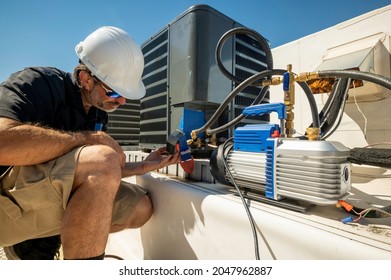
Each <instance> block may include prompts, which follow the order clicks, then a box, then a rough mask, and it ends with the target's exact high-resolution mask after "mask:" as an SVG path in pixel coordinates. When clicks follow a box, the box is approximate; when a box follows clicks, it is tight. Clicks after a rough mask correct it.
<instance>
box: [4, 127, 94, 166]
mask: <svg viewBox="0 0 391 280" xmlns="http://www.w3.org/2000/svg"><path fill="white" fill-rule="evenodd" d="M87 138H88V134H86V133H74V132H64V131H58V130H54V129H50V128H45V127H41V126H37V125H31V124H20V125H16V126H13V127H9V128H7V129H3V130H2V131H1V132H0V165H32V164H38V163H42V162H46V161H48V160H51V159H54V158H56V157H59V156H61V155H63V154H65V153H67V152H69V151H71V150H72V149H74V148H76V147H78V146H82V145H84V144H86V143H87V142H88V139H87Z"/></svg>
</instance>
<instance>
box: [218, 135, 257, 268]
mask: <svg viewBox="0 0 391 280" xmlns="http://www.w3.org/2000/svg"><path fill="white" fill-rule="evenodd" d="M228 142H229V141H226V142H225V143H224V150H223V162H224V167H225V168H226V170H227V171H228V175H229V176H230V178H231V180H232V181H231V182H232V184H233V185H234V187H235V189H236V191H237V192H238V194H239V196H240V199H241V200H242V204H243V206H244V209H245V210H246V213H247V217H248V219H249V221H250V226H251V230H252V233H253V239H254V250H255V258H256V259H257V260H260V254H259V245H258V235H257V231H256V229H255V221H254V217H253V216H252V214H251V211H250V208H249V207H248V205H247V203H246V200H245V199H244V197H243V194H242V192H241V191H240V189H239V187H238V185H237V184H236V182H235V179H234V177H233V176H232V173H231V171H230V170H229V168H228V165H227V158H226V157H225V148H226V146H227V143H228ZM229 149H232V146H231V147H230V148H229Z"/></svg>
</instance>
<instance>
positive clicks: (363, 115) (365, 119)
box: [353, 83, 368, 139]
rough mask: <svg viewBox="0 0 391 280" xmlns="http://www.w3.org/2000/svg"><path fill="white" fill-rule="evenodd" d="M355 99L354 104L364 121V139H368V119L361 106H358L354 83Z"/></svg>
mask: <svg viewBox="0 0 391 280" xmlns="http://www.w3.org/2000/svg"><path fill="white" fill-rule="evenodd" d="M353 97H354V103H355V104H356V107H357V110H358V111H359V112H360V114H361V116H362V117H363V119H364V129H363V130H364V131H363V133H364V138H365V139H367V125H368V119H367V117H366V116H365V114H364V112H363V111H362V110H361V108H360V106H358V103H357V99H356V87H355V86H354V83H353Z"/></svg>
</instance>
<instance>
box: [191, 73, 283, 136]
mask: <svg viewBox="0 0 391 280" xmlns="http://www.w3.org/2000/svg"><path fill="white" fill-rule="evenodd" d="M275 71H284V72H285V70H264V71H262V72H259V73H257V74H254V75H252V76H251V77H249V78H247V79H246V80H244V81H243V82H242V83H240V84H239V85H238V86H237V87H236V88H235V89H234V90H233V91H231V93H230V94H228V96H227V97H226V98H225V100H224V101H223V102H222V103H221V104H220V106H219V107H218V108H217V110H216V112H215V113H214V114H213V115H212V117H211V118H210V119H209V120H208V121H207V122H206V123H205V124H204V125H203V126H202V127H201V128H198V129H195V130H194V132H195V133H196V134H199V133H202V132H205V131H207V129H208V128H210V127H211V126H212V124H214V123H215V122H216V121H217V119H218V117H220V115H221V114H222V113H223V112H224V110H225V108H226V107H227V106H228V104H229V103H230V102H231V101H232V99H233V98H235V96H236V95H238V94H239V93H240V92H241V91H242V90H243V89H245V88H246V87H247V86H249V85H251V84H252V83H253V82H254V81H257V80H259V79H262V78H264V77H267V76H271V75H273V73H274V72H275Z"/></svg>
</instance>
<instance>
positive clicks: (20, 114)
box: [0, 68, 58, 124]
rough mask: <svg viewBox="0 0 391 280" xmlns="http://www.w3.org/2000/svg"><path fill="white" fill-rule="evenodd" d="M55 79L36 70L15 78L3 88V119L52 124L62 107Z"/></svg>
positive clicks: (0, 94)
mask: <svg viewBox="0 0 391 280" xmlns="http://www.w3.org/2000/svg"><path fill="white" fill-rule="evenodd" d="M55 87H56V83H55V79H54V82H53V79H51V78H49V77H47V76H46V74H45V73H43V72H41V71H38V70H37V69H33V68H26V69H24V70H22V71H19V72H16V73H14V74H12V75H11V76H10V77H9V78H8V79H7V80H6V81H5V82H4V83H2V84H1V85H0V116H3V117H8V118H11V119H15V120H18V121H20V122H32V123H44V124H49V123H50V122H52V121H53V115H54V108H55V107H56V106H57V105H58V104H56V102H58V98H55V97H54V94H55V92H56V91H55Z"/></svg>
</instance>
